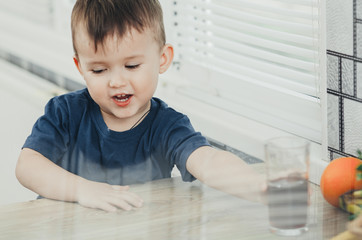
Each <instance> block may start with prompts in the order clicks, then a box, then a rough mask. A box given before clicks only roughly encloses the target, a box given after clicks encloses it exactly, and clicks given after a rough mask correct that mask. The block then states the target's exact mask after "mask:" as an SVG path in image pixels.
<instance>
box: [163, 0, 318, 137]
mask: <svg viewBox="0 0 362 240" xmlns="http://www.w3.org/2000/svg"><path fill="white" fill-rule="evenodd" d="M173 2H174V4H173V10H172V11H173V12H174V15H173V16H174V17H173V18H174V19H173V20H174V23H173V25H172V27H171V28H169V29H168V34H169V35H171V36H172V41H173V43H174V44H175V52H176V58H175V61H176V62H178V63H179V71H180V73H181V74H182V75H183V77H184V78H185V79H188V84H187V85H183V86H180V87H179V89H178V91H179V92H180V93H182V94H184V95H185V96H187V97H191V98H195V99H198V100H200V101H203V102H207V103H208V104H212V105H214V106H217V107H220V108H222V109H226V110H228V111H231V112H233V113H235V114H238V115H243V116H246V117H248V118H251V119H253V120H256V121H259V122H262V123H264V124H267V125H271V126H273V127H276V128H279V129H282V130H284V131H287V132H290V133H293V134H297V135H299V136H303V137H305V138H308V139H310V140H313V141H316V142H320V141H321V112H320V101H319V91H320V90H319V79H318V78H319V76H318V72H317V69H318V67H319V62H318V59H319V58H318V55H319V49H318V46H319V44H318V4H319V2H318V0H182V1H181V0H179V1H176V0H175V1H173ZM215 117H217V116H215Z"/></svg>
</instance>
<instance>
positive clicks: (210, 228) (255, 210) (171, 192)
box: [0, 177, 348, 240]
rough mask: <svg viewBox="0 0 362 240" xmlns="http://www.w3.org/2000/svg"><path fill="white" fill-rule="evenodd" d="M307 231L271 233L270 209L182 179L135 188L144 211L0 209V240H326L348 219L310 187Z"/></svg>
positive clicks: (58, 205) (47, 206)
mask: <svg viewBox="0 0 362 240" xmlns="http://www.w3.org/2000/svg"><path fill="white" fill-rule="evenodd" d="M310 186H311V196H310V200H311V203H310V206H309V210H308V211H309V212H308V214H309V216H308V221H309V231H308V232H307V233H305V234H303V235H300V236H298V237H287V238H286V237H281V236H277V235H274V234H272V233H270V232H269V230H268V226H269V222H268V208H267V206H266V205H263V204H261V203H254V202H249V201H246V200H243V199H239V198H237V197H234V196H231V195H228V194H225V193H223V192H220V191H217V190H214V189H212V188H209V187H207V186H205V185H203V184H201V183H200V182H198V181H195V182H193V183H185V182H182V180H181V178H179V177H175V178H170V179H163V180H157V181H153V182H149V183H145V184H140V185H133V186H131V190H132V191H134V192H136V193H137V194H139V195H140V196H141V197H142V198H143V199H144V200H145V203H144V206H143V207H142V208H140V209H135V210H131V211H129V212H126V211H122V210H119V211H117V212H116V213H107V212H103V211H101V210H97V209H89V208H85V207H82V206H80V205H79V204H76V203H66V202H60V201H53V200H48V199H41V200H34V201H29V202H21V203H14V204H9V205H4V206H0V239H12V240H16V239H37V240H40V239H47V240H48V239H77V240H78V239H158V240H162V239H167V240H170V239H189V240H191V239H197V240H199V239H223V240H224V239H313V240H314V239H318V240H319V239H330V238H332V237H333V236H335V235H337V234H339V233H341V232H344V231H345V229H346V228H345V226H346V223H347V222H348V214H347V213H345V212H343V211H341V210H339V209H337V208H334V207H332V206H331V205H329V204H328V203H327V202H326V201H325V200H324V199H323V197H322V195H321V192H320V190H319V187H318V186H317V185H314V184H311V185H310Z"/></svg>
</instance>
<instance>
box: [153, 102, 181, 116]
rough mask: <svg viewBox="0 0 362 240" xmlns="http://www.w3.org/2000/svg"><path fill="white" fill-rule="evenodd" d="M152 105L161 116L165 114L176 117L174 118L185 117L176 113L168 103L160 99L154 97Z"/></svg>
mask: <svg viewBox="0 0 362 240" xmlns="http://www.w3.org/2000/svg"><path fill="white" fill-rule="evenodd" d="M152 101H153V103H152V105H155V107H156V108H157V109H158V112H159V114H165V115H168V116H174V117H184V116H185V115H184V114H182V113H180V112H178V111H176V110H175V109H173V108H172V107H170V106H168V104H167V103H166V102H164V101H163V100H161V99H160V98H157V97H153V98H152Z"/></svg>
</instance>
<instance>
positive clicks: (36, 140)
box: [23, 98, 69, 162]
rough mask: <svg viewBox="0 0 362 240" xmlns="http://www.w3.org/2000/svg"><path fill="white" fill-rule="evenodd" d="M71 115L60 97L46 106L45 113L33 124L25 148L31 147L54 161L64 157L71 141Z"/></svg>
mask: <svg viewBox="0 0 362 240" xmlns="http://www.w3.org/2000/svg"><path fill="white" fill-rule="evenodd" d="M68 126H69V117H68V113H67V111H66V108H65V107H64V106H62V104H61V103H60V101H59V99H58V98H53V99H51V100H50V101H49V102H48V103H47V105H46V106H45V111H44V115H43V116H41V117H40V118H39V119H38V120H37V121H36V123H35V124H34V126H33V129H32V132H31V134H30V136H29V137H28V138H27V139H26V141H25V144H24V145H23V148H30V149H33V150H35V151H37V152H39V153H41V154H42V155H43V156H45V157H46V158H48V159H49V160H51V161H53V162H57V161H58V160H59V159H61V158H62V156H63V154H64V152H65V151H66V148H67V146H68V142H69V130H68Z"/></svg>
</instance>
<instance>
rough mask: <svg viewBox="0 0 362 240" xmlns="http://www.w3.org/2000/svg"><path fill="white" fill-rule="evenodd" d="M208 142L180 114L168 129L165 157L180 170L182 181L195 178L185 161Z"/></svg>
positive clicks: (187, 119)
mask: <svg viewBox="0 0 362 240" xmlns="http://www.w3.org/2000/svg"><path fill="white" fill-rule="evenodd" d="M209 145H210V144H209V143H208V141H207V140H206V138H205V137H204V136H202V135H201V133H200V132H196V131H195V130H194V128H193V127H192V125H191V122H190V120H189V118H188V117H187V116H185V115H182V117H181V118H179V119H178V120H176V121H175V122H174V123H173V124H172V125H171V127H170V129H168V137H167V141H166V147H167V150H166V152H167V157H168V158H169V159H171V162H172V163H173V164H175V165H176V166H177V168H178V169H179V170H180V172H181V176H182V179H183V181H188V182H191V181H194V180H195V179H196V178H195V177H194V176H192V175H191V173H190V172H189V171H187V169H186V162H187V159H188V158H189V156H190V155H191V153H192V152H194V151H195V150H196V149H198V148H200V147H202V146H209Z"/></svg>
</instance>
